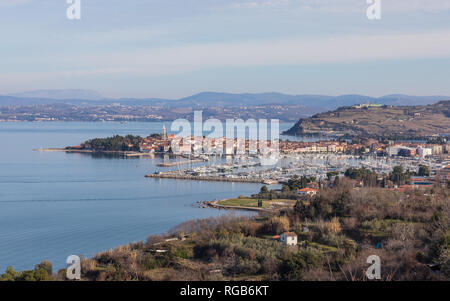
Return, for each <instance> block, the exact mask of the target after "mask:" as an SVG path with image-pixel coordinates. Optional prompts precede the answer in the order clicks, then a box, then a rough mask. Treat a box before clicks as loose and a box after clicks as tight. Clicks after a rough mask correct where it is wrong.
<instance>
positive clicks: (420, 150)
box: [417, 147, 433, 157]
mask: <svg viewBox="0 0 450 301" xmlns="http://www.w3.org/2000/svg"><path fill="white" fill-rule="evenodd" d="M432 154H433V150H432V149H431V148H424V147H419V148H418V149H417V155H418V156H420V157H427V156H431V155H432Z"/></svg>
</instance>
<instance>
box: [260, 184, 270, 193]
mask: <svg viewBox="0 0 450 301" xmlns="http://www.w3.org/2000/svg"><path fill="white" fill-rule="evenodd" d="M259 193H260V194H266V193H269V189H268V188H267V186H266V185H264V186H263V187H261V190H260V191H259Z"/></svg>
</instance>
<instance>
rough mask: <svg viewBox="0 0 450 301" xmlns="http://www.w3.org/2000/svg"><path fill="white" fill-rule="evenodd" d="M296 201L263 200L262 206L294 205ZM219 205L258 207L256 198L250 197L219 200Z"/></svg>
mask: <svg viewBox="0 0 450 301" xmlns="http://www.w3.org/2000/svg"><path fill="white" fill-rule="evenodd" d="M295 203H296V201H295V200H288V199H275V200H263V206H262V208H270V207H272V206H273V207H274V208H280V207H294V205H295ZM218 204H219V205H223V206H234V207H255V208H258V200H257V199H251V198H237V199H228V200H223V201H219V203H218Z"/></svg>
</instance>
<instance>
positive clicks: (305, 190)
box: [298, 187, 319, 192]
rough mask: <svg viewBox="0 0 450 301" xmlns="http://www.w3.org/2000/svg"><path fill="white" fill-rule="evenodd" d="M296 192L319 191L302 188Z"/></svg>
mask: <svg viewBox="0 0 450 301" xmlns="http://www.w3.org/2000/svg"><path fill="white" fill-rule="evenodd" d="M298 191H302V192H308V191H319V189H315V188H309V187H307V188H303V189H299V190H298Z"/></svg>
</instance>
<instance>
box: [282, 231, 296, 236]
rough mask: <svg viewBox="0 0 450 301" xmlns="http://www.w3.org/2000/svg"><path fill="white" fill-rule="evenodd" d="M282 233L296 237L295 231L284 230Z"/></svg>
mask: <svg viewBox="0 0 450 301" xmlns="http://www.w3.org/2000/svg"><path fill="white" fill-rule="evenodd" d="M283 234H284V235H285V236H295V237H297V233H295V232H284V233H283Z"/></svg>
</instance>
